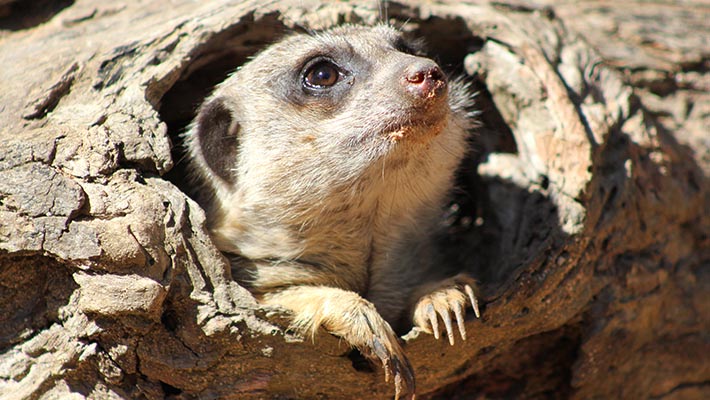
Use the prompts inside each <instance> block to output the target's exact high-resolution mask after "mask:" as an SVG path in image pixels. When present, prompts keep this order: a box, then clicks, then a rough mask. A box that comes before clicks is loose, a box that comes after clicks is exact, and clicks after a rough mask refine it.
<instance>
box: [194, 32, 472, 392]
mask: <svg viewBox="0 0 710 400" xmlns="http://www.w3.org/2000/svg"><path fill="white" fill-rule="evenodd" d="M401 43H402V39H401V36H400V33H399V32H397V31H395V30H394V29H392V28H389V27H386V26H377V27H357V26H344V27H339V28H335V29H332V30H329V31H326V32H322V33H318V34H314V35H293V36H290V37H287V38H285V39H284V40H282V41H281V42H279V43H276V44H274V45H272V46H270V47H268V48H267V49H265V50H264V51H263V52H262V53H260V54H259V55H258V56H256V57H255V58H254V59H253V60H251V61H250V62H249V63H247V64H246V65H244V66H243V67H242V68H241V69H240V70H238V71H237V72H236V73H234V74H233V75H232V76H230V77H229V78H228V79H227V80H226V81H225V82H223V83H222V84H220V85H219V87H218V88H217V89H216V90H215V92H214V93H213V94H212V95H211V97H210V98H208V100H207V101H206V102H205V104H204V105H203V106H202V108H201V109H200V113H199V115H198V117H197V119H196V122H195V123H194V124H193V126H192V127H191V129H190V131H189V132H188V133H187V136H186V138H187V143H188V148H189V151H190V156H191V159H192V167H193V170H194V174H195V178H196V182H197V185H196V187H197V188H198V190H197V192H198V193H197V197H198V198H199V200H200V202H201V204H202V205H203V206H204V207H205V209H206V210H207V213H208V221H209V228H210V230H211V233H212V236H213V239H214V241H215V243H217V245H218V247H219V248H220V249H221V250H222V251H224V252H228V253H231V254H234V255H236V257H235V261H234V268H233V270H234V274H235V277H236V278H237V279H238V280H239V281H240V282H241V283H242V284H244V285H245V286H247V287H249V288H250V290H252V291H253V293H254V294H255V295H256V296H257V298H258V299H259V300H260V301H261V302H263V303H264V304H271V305H279V306H282V307H285V308H287V309H289V310H291V311H292V312H293V314H294V326H295V327H297V328H299V329H302V330H304V331H307V332H311V333H312V334H314V333H315V332H316V330H317V329H318V328H319V327H324V328H325V329H326V330H327V331H329V332H331V333H333V334H335V335H338V336H340V337H342V338H343V339H345V340H346V341H347V342H348V343H350V344H351V345H352V346H354V347H356V348H357V349H359V350H360V351H361V352H362V353H363V354H364V355H366V356H368V357H370V358H372V359H375V360H380V361H381V362H382V364H383V367H384V369H385V373H386V376H387V377H389V376H390V375H391V376H393V377H394V381H395V388H396V396H397V397H399V396H400V395H402V394H405V393H407V394H410V395H412V396H413V395H414V376H413V372H412V370H411V367H410V366H409V362H408V361H407V358H406V356H405V354H404V351H403V350H402V348H401V345H400V343H399V342H398V339H397V336H396V335H395V333H394V330H393V327H394V328H395V329H401V328H402V327H406V326H407V325H409V324H411V323H412V319H413V322H414V323H415V324H417V325H418V326H420V327H421V328H422V329H424V330H425V331H427V332H435V333H436V336H437V337H438V329H437V326H436V324H437V323H438V322H437V321H438V318H441V319H442V322H443V323H444V325H445V326H446V327H447V331H448V336H449V338H450V340H451V341H452V343H453V330H452V329H453V328H452V327H451V323H446V319H447V318H449V320H450V315H453V316H454V317H457V319H456V321H457V323H458V325H459V328H460V332H461V335H462V337H464V338H465V331H464V330H463V320H462V318H463V317H462V308H465V306H466V305H467V303H468V302H474V298H473V295H472V289H471V288H472V282H471V281H470V279H469V278H466V277H458V278H456V279H454V278H451V279H448V280H447V279H443V277H439V278H437V274H436V273H435V272H434V271H436V268H435V267H436V266H435V265H432V261H433V260H431V255H430V250H431V245H430V241H431V239H430V236H431V234H432V232H433V231H434V230H435V226H436V222H437V221H438V219H439V218H440V213H441V207H442V205H443V204H444V203H445V201H446V199H447V196H448V195H449V192H450V189H451V187H452V184H453V179H454V173H455V170H456V168H457V166H458V164H459V163H460V161H461V159H462V157H463V156H464V153H465V151H466V137H467V130H468V129H469V128H470V122H469V119H468V118H467V115H466V111H465V110H464V108H465V107H466V106H467V105H468V103H469V102H470V100H469V99H470V95H469V93H468V92H467V90H465V88H464V87H463V86H462V85H461V84H459V83H458V82H448V83H447V82H446V81H445V79H442V78H441V77H440V76H439V74H438V71H439V70H437V67H436V65H435V64H434V63H433V62H432V61H430V60H428V59H425V58H423V57H421V56H417V55H413V54H406V53H404V52H401V51H399V50H397V48H396V47H397V46H399V45H400V44H401ZM404 43H407V42H404ZM318 57H320V58H325V59H326V60H330V61H333V62H334V64H335V65H337V66H339V67H342V68H343V70H344V71H345V72H344V73H343V74H342V75H341V76H340V78H339V79H341V80H339V81H338V83H337V85H339V86H337V85H333V86H332V88H331V87H329V88H327V89H324V90H325V91H324V90H322V89H320V88H318V89H317V90H316V92H317V93H318V95H312V94H309V93H311V92H307V88H306V86H304V85H305V83H304V82H306V80H305V79H306V78H304V76H305V74H306V73H307V72H308V71H307V66H308V65H310V64H309V63H311V62H316V61H314V60H319V58H318ZM304 70H306V72H302V71H304ZM418 71H420V72H421V71H423V72H422V73H420V74H419V75H416V72H418ZM439 72H440V71H439ZM422 81H424V83H423V84H422V83H421V82H422ZM420 84H421V85H423V86H417V85H420ZM427 84H430V86H425V85H427ZM308 90H310V89H308ZM321 93H326V95H321ZM336 94H337V95H336ZM328 96H330V97H328ZM227 150H230V151H231V150H234V151H233V154H234V155H232V153H229V155H225V152H227ZM442 279H443V280H442ZM423 287H424V288H426V291H422V288H423ZM467 299H470V300H467ZM432 310H433V311H432ZM432 312H434V314H432ZM437 314H438V317H437ZM403 324H404V326H403ZM432 324H434V326H432ZM409 326H411V325H409Z"/></svg>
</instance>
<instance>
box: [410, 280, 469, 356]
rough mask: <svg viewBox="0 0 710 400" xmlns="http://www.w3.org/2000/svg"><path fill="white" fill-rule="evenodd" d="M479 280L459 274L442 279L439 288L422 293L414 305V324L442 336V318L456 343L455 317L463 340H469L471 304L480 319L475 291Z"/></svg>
mask: <svg viewBox="0 0 710 400" xmlns="http://www.w3.org/2000/svg"><path fill="white" fill-rule="evenodd" d="M475 287H476V282H475V281H474V280H473V278H471V277H469V276H467V275H464V274H459V275H457V276H455V277H453V278H449V279H446V280H444V281H443V282H439V283H438V284H437V285H436V289H434V290H433V291H431V292H429V293H428V294H426V295H424V296H422V297H421V298H420V299H419V300H418V301H417V303H416V305H415V306H414V318H413V319H414V324H415V325H416V326H418V327H419V328H420V329H422V330H423V331H425V332H427V333H432V334H434V337H435V338H436V339H439V336H440V331H439V318H441V321H442V322H443V323H444V327H445V328H446V334H447V336H448V338H449V343H450V344H451V345H452V346H453V345H454V336H455V335H454V329H453V322H452V314H453V317H454V318H456V324H457V325H458V330H459V334H460V335H461V339H463V340H466V327H465V325H464V311H465V309H466V307H467V305H468V304H470V305H471V307H472V308H473V312H474V314H475V315H476V317H477V318H480V316H481V315H480V311H479V309H478V300H477V299H476V295H475V294H474V288H475Z"/></svg>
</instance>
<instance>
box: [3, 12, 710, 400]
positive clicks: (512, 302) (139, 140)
mask: <svg viewBox="0 0 710 400" xmlns="http://www.w3.org/2000/svg"><path fill="white" fill-rule="evenodd" d="M32 3H33V2H30V1H22V0H17V1H12V0H0V29H3V30H2V31H0V65H2V66H3V67H2V68H0V397H1V398H3V399H36V398H47V399H49V398H63V399H64V398H72V399H74V398H76V399H81V398H147V399H157V398H164V397H170V398H184V399H188V398H201V399H206V398H225V399H229V398H233V399H237V398H239V399H242V398H304V399H306V398H308V399H311V398H386V397H387V396H389V395H391V394H392V392H393V390H392V388H391V387H390V385H388V384H385V383H384V382H383V379H382V373H381V371H379V370H378V369H374V371H373V370H372V369H370V368H368V366H367V365H362V363H361V362H359V361H358V360H357V358H356V357H355V358H353V357H348V349H347V348H345V347H344V346H343V345H342V344H340V343H339V341H338V339H337V338H334V337H332V336H329V335H328V334H325V333H323V334H320V335H318V337H317V338H316V340H315V342H312V341H310V340H303V339H302V338H299V337H296V336H294V335H293V334H292V333H290V332H289V331H288V329H287V327H288V319H287V317H286V316H285V315H284V314H283V312H281V311H279V310H265V309H262V308H260V307H258V305H257V304H256V303H255V301H254V299H253V298H252V297H251V295H250V294H249V293H248V292H247V291H246V290H244V289H243V288H241V287H239V286H238V285H237V284H236V283H234V282H233V281H232V280H231V273H230V270H229V268H228V266H227V263H226V260H225V259H224V258H223V257H222V256H221V254H220V253H219V252H218V251H217V250H216V248H215V247H214V245H213V244H212V243H211V242H210V240H209V238H208V236H207V234H206V231H205V229H204V216H203V212H202V210H200V208H199V207H198V206H197V205H196V204H195V203H194V202H193V201H191V200H190V199H189V198H187V197H186V196H185V194H184V193H183V192H182V191H181V190H180V189H179V188H180V187H181V186H182V185H184V184H185V182H184V181H183V180H182V179H181V164H180V157H181V156H180V148H179V146H177V145H178V144H179V132H180V130H181V129H182V128H183V127H184V126H185V124H186V123H187V121H189V119H190V118H191V117H192V112H193V110H194V107H195V106H196V105H197V104H199V102H200V100H201V98H202V96H204V95H205V93H207V91H208V90H209V88H210V87H211V85H213V84H215V83H217V82H219V81H220V80H222V79H224V77H225V76H226V74H227V73H228V72H229V71H230V70H232V69H234V68H236V67H237V66H239V65H240V64H241V63H243V62H244V60H245V59H246V58H247V57H248V56H249V55H251V54H253V53H255V52H256V51H258V50H259V49H260V48H262V47H263V46H264V45H266V44H268V43H269V42H270V41H273V40H274V39H276V38H278V37H279V36H280V35H282V34H284V33H285V32H288V31H290V30H294V29H296V30H298V29H302V28H323V27H328V26H332V25H334V24H338V23H343V22H356V23H366V24H372V23H376V22H377V21H378V20H380V18H379V10H378V5H377V4H376V2H374V1H362V2H360V1H357V2H349V3H342V4H330V3H329V4H319V3H318V2H311V1H287V0H286V1H273V2H269V3H268V4H266V5H264V4H262V2H251V1H241V2H229V1H210V2H193V1H187V0H175V1H170V2H168V1H165V2H136V1H122V0H116V1H111V2H104V1H98V0H77V1H74V2H72V1H42V2H39V3H41V4H40V5H37V4H35V5H32ZM35 3H36V2H35ZM541 3H543V2H535V3H533V2H525V1H515V2H514V1H503V2H498V3H490V4H487V5H486V4H480V5H477V4H468V5H461V4H454V2H452V3H450V4H447V3H444V4H433V3H432V2H429V1H417V2H410V3H408V5H403V4H398V3H390V4H389V7H388V10H387V11H388V16H389V19H390V20H391V21H392V22H393V23H395V24H398V25H401V26H402V27H403V29H405V30H408V31H412V32H414V33H415V34H416V35H419V36H423V37H424V38H425V39H427V41H428V42H429V44H430V48H431V50H432V54H433V55H434V56H436V57H438V58H439V60H441V62H442V64H443V65H445V66H446V67H447V68H448V69H450V70H451V71H452V72H454V73H465V74H467V75H469V76H470V77H471V78H470V79H471V80H472V81H473V82H474V83H475V85H477V88H478V89H479V96H478V104H479V108H480V110H481V111H482V114H481V116H480V118H481V127H480V128H479V129H478V136H477V140H476V141H475V143H474V144H473V146H474V147H475V148H476V150H477V151H476V152H475V153H474V154H473V155H472V156H471V157H470V159H469V160H467V162H466V165H465V166H464V169H463V171H462V174H461V175H462V179H461V185H462V186H461V187H462V190H461V195H460V196H459V197H458V198H457V202H456V203H455V204H453V205H452V208H451V210H452V211H455V212H454V213H453V214H452V215H451V218H449V219H448V220H447V221H448V224H449V225H448V226H449V229H448V231H449V234H448V235H447V236H446V237H445V238H443V239H442V246H444V247H445V248H446V249H447V253H446V254H447V256H446V259H443V260H441V262H442V263H450V264H457V265H459V266H460V267H461V268H463V269H467V270H469V271H472V272H473V273H474V274H475V275H476V276H478V277H479V280H480V281H481V289H482V292H483V300H484V304H485V309H484V312H483V318H482V319H480V320H473V319H471V320H469V321H467V324H466V327H467V330H468V331H469V332H470V334H469V339H468V340H467V341H466V342H465V343H458V344H457V345H456V346H455V347H450V346H449V345H448V344H446V343H445V342H444V341H436V340H434V339H433V338H432V337H431V336H428V335H417V332H412V333H410V334H409V335H408V336H407V338H406V340H407V342H406V349H405V350H406V351H407V353H408V355H409V356H410V359H411V361H412V364H413V366H414V369H415V371H416V373H417V387H418V391H419V396H420V398H430V397H431V398H460V399H463V398H475V397H480V398H484V397H485V398H511V397H514V398H548V397H549V398H567V397H571V398H583V399H586V398H667V399H681V398H683V399H686V398H688V399H689V398H698V399H700V398H710V384H709V383H708V382H710V361H709V360H708V354H710V337H709V336H708V335H709V333H708V332H710V315H709V313H710V297H709V296H708V293H709V292H710V268H709V267H710V216H709V213H708V210H710V184H709V179H708V176H709V175H710V132H708V129H709V128H708V127H709V126H710V95H709V89H710V73H709V71H710V43H709V40H710V39H709V38H710V26H709V23H708V22H707V18H706V16H707V15H708V13H710V8H709V7H708V6H707V5H706V4H703V3H702V2H700V1H699V2H697V3H694V2H692V1H687V2H680V3H678V2H673V1H667V2H649V3H642V2H636V1H627V2H624V3H623V4H621V5H617V3H607V2H595V1H590V2H579V3H578V2H573V1H569V2H555V3H553V2H550V5H549V6H547V7H542V6H540V4H541ZM535 4H537V5H535ZM593 47H595V48H596V50H594V49H593ZM171 142H172V143H174V144H176V146H175V147H174V148H172V154H171Z"/></svg>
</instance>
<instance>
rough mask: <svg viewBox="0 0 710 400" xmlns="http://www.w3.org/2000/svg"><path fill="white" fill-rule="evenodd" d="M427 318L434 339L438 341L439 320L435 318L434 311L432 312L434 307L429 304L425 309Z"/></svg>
mask: <svg viewBox="0 0 710 400" xmlns="http://www.w3.org/2000/svg"><path fill="white" fill-rule="evenodd" d="M427 309H428V310H427V317H429V321H430V322H431V330H432V332H433V333H434V338H435V339H437V340H438V339H439V318H438V317H437V316H436V311H434V306H433V305H431V304H429V306H428V307H427Z"/></svg>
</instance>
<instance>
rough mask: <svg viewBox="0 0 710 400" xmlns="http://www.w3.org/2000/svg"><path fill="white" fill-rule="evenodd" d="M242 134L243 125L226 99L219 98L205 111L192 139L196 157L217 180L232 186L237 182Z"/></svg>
mask: <svg viewBox="0 0 710 400" xmlns="http://www.w3.org/2000/svg"><path fill="white" fill-rule="evenodd" d="M238 133H239V122H238V121H237V120H236V118H235V116H234V115H233V113H232V111H231V110H230V109H229V106H228V105H227V104H225V102H224V99H223V98H219V97H218V98H215V99H212V100H210V101H209V102H208V103H206V104H204V105H203V106H202V107H201V109H200V112H199V114H198V115H197V124H196V126H195V128H193V133H192V134H193V137H192V138H191V139H192V147H193V148H192V149H191V151H192V152H193V157H194V156H197V157H199V158H201V159H202V163H203V165H204V166H205V167H207V168H209V170H210V171H209V172H210V173H211V174H212V175H213V176H218V177H220V178H222V179H223V180H224V181H225V182H228V183H230V184H234V183H235V182H236V171H235V169H236V165H237V154H238V151H239V149H238V147H239V138H238ZM195 153H198V154H195Z"/></svg>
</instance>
